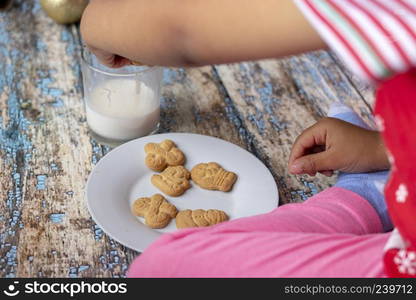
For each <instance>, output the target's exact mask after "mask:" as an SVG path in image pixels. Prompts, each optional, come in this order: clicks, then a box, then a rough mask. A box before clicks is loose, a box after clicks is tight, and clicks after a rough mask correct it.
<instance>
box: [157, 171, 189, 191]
mask: <svg viewBox="0 0 416 300" xmlns="http://www.w3.org/2000/svg"><path fill="white" fill-rule="evenodd" d="M190 177H191V174H190V173H189V171H188V170H187V169H185V168H184V167H183V166H174V167H167V168H166V169H165V170H164V171H163V172H162V173H160V174H155V175H153V176H152V178H151V181H152V183H153V185H154V186H156V187H157V188H158V189H159V190H161V191H162V192H163V193H165V194H167V195H169V196H172V197H178V196H180V195H182V194H183V193H185V191H186V190H187V189H189V188H190V187H191V184H190V183H189V178H190Z"/></svg>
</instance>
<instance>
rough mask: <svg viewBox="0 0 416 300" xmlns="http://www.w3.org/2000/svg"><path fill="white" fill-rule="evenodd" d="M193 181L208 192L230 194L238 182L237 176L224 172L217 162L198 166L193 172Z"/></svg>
mask: <svg viewBox="0 0 416 300" xmlns="http://www.w3.org/2000/svg"><path fill="white" fill-rule="evenodd" d="M191 178H192V180H193V181H194V182H195V183H196V184H198V185H199V186H200V187H202V188H204V189H208V190H219V191H223V192H228V191H230V190H231V188H232V187H233V184H234V182H235V181H236V180H237V175H236V174H235V173H233V172H228V171H226V170H224V169H223V168H222V167H221V166H220V165H219V164H217V163H215V162H210V163H201V164H197V165H196V166H195V167H193V168H192V170H191Z"/></svg>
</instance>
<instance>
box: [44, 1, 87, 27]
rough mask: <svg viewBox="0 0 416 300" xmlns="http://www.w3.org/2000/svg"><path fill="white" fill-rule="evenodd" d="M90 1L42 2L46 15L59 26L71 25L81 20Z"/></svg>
mask: <svg viewBox="0 0 416 300" xmlns="http://www.w3.org/2000/svg"><path fill="white" fill-rule="evenodd" d="M88 2H89V1H88V0H40V5H42V8H43V10H44V11H45V12H46V14H47V15H48V16H49V17H50V18H51V19H53V20H54V21H55V22H57V23H59V24H71V23H75V22H78V21H79V20H80V19H81V16H82V13H83V12H84V9H85V7H86V6H87V5H88Z"/></svg>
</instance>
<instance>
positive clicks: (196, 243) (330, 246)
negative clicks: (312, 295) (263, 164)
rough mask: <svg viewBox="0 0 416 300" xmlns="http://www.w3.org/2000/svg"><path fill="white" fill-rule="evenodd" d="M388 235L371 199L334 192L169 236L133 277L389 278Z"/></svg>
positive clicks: (137, 262) (151, 251) (142, 259)
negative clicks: (386, 263) (386, 260)
mask: <svg viewBox="0 0 416 300" xmlns="http://www.w3.org/2000/svg"><path fill="white" fill-rule="evenodd" d="M253 201H255V200H254V199H253ZM388 236H389V233H382V226H381V223H380V220H379V218H378V216H377V214H376V211H375V210H374V209H373V208H372V206H371V205H370V204H369V203H368V202H367V201H366V200H365V199H363V198H361V197H360V196H358V195H357V194H355V193H353V192H350V191H347V190H345V189H341V188H330V189H327V190H325V191H323V192H321V193H319V194H317V195H315V196H314V197H312V198H310V199H308V200H307V201H305V202H304V203H296V204H287V205H283V206H280V207H278V208H276V209H275V210H273V211H272V212H270V213H267V214H263V215H258V216H253V217H247V218H241V219H236V220H233V221H229V222H225V223H221V224H218V225H216V226H213V227H206V228H197V229H182V230H179V231H177V232H175V233H171V234H165V235H163V236H162V237H160V238H159V239H158V240H157V241H156V242H154V243H153V244H152V245H150V246H149V248H147V249H146V250H145V251H144V252H143V253H142V254H141V255H140V256H139V257H138V258H136V259H135V261H134V262H133V263H132V265H131V266H130V269H129V271H128V276H129V277H384V276H385V273H384V270H383V263H382V257H383V247H384V245H385V243H386V241H387V238H388Z"/></svg>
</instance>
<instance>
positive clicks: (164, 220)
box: [132, 194, 178, 229]
mask: <svg viewBox="0 0 416 300" xmlns="http://www.w3.org/2000/svg"><path fill="white" fill-rule="evenodd" d="M132 211H133V214H134V215H135V216H138V217H144V220H145V224H146V225H147V226H149V227H150V228H155V229H156V228H164V227H166V226H167V225H168V224H169V222H170V221H171V220H172V219H173V218H175V216H176V214H177V213H178V210H177V209H176V207H175V206H174V205H172V204H170V203H169V202H168V201H167V200H166V199H165V197H163V196H162V195H160V194H155V195H153V196H152V197H150V198H148V197H143V198H139V199H137V200H136V201H135V202H134V203H133V207H132Z"/></svg>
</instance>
